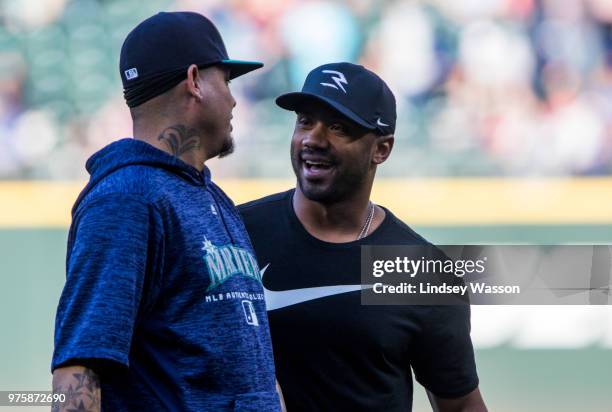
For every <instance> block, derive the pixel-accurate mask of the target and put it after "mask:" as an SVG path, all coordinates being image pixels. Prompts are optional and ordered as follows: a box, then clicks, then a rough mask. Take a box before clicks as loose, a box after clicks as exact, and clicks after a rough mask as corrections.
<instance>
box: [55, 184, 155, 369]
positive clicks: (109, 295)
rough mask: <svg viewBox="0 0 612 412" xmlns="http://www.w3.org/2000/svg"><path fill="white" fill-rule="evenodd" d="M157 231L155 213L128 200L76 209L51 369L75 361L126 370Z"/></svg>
mask: <svg viewBox="0 0 612 412" xmlns="http://www.w3.org/2000/svg"><path fill="white" fill-rule="evenodd" d="M161 230H162V225H161V219H160V218H159V215H158V212H157V211H156V210H155V208H154V207H153V206H152V205H149V204H147V203H146V202H145V201H143V200H141V199H139V198H138V197H136V196H133V195H105V196H103V197H101V198H98V199H95V200H91V201H90V202H88V203H87V204H85V205H83V206H82V207H81V208H80V209H79V211H78V212H77V214H76V215H75V217H74V219H73V222H72V226H71V229H70V235H69V241H68V255H67V260H66V284H65V285H64V289H63V291H62V294H61V297H60V301H59V305H58V309H57V315H56V320H55V350H54V353H53V360H52V365H51V369H52V370H54V369H56V368H58V367H60V366H63V365H65V364H69V363H70V362H71V361H74V360H75V359H78V360H88V359H91V360H103V361H104V360H109V361H112V362H114V363H119V364H121V365H124V366H129V362H128V355H129V352H130V345H131V340H132V334H133V331H134V327H135V322H136V318H137V314H138V311H139V308H140V305H141V303H142V302H141V301H142V296H143V288H144V287H145V279H146V278H147V276H151V273H150V272H151V271H152V270H153V268H152V267H151V262H154V261H156V257H155V256H153V255H154V254H155V253H156V251H158V250H159V248H158V246H159V243H160V242H161Z"/></svg>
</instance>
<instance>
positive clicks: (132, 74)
mask: <svg viewBox="0 0 612 412" xmlns="http://www.w3.org/2000/svg"><path fill="white" fill-rule="evenodd" d="M137 77H138V70H136V67H132V68H131V69H127V70H126V71H125V78H126V79H128V80H132V79H135V78H137Z"/></svg>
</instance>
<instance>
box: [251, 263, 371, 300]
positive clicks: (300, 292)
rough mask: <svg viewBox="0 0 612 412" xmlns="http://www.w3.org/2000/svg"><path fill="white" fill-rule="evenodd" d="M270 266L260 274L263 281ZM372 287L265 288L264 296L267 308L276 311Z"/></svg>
mask: <svg viewBox="0 0 612 412" xmlns="http://www.w3.org/2000/svg"><path fill="white" fill-rule="evenodd" d="M269 266H270V264H269V263H268V264H267V265H266V266H264V267H263V268H262V269H261V270H260V271H259V273H261V277H262V280H263V275H264V273H265V271H266V270H267V269H268V267H269ZM262 284H263V282H262ZM371 287H372V286H371V285H336V286H318V287H313V288H302V289H290V290H281V291H276V290H269V289H266V287H265V286H264V287H263V288H264V295H265V298H266V308H267V309H268V310H269V311H270V310H276V309H281V308H285V307H287V306H292V305H297V304H298V303H303V302H308V301H309V300H315V299H320V298H324V297H327V296H333V295H340V294H342V293H348V292H354V291H356V290H361V289H370V288H371Z"/></svg>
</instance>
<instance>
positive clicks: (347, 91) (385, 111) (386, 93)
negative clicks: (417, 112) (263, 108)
mask: <svg viewBox="0 0 612 412" xmlns="http://www.w3.org/2000/svg"><path fill="white" fill-rule="evenodd" d="M312 99H315V100H318V101H321V102H323V103H326V104H328V105H329V106H331V107H332V108H333V109H335V110H337V111H338V112H340V113H341V114H342V115H344V116H346V117H347V118H349V119H350V120H352V121H354V122H355V123H357V124H359V125H361V126H363V127H365V128H366V129H369V130H373V131H377V132H378V133H379V134H382V135H388V134H393V133H394V132H395V120H396V118H397V114H396V112H395V97H394V96H393V93H392V92H391V90H390V89H389V87H388V86H387V84H386V83H385V82H384V81H383V80H382V79H381V78H380V77H378V76H377V75H376V74H375V73H374V72H372V71H370V70H368V69H366V68H365V67H363V66H360V65H357V64H352V63H329V64H324V65H323V66H319V67H317V68H316V69H314V70H312V71H311V72H310V73H308V76H306V80H305V81H304V86H302V91H301V92H293V93H287V94H283V95H281V96H279V97H278V98H277V99H276V104H277V105H279V106H280V107H282V108H283V109H287V110H292V111H296V110H299V109H300V107H302V104H303V103H304V102H306V101H309V100H310V101H312Z"/></svg>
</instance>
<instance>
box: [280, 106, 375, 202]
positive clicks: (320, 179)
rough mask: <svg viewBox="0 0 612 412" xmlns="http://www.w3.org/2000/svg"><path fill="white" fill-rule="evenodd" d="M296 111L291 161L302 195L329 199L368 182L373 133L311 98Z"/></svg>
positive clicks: (371, 175) (339, 197)
mask: <svg viewBox="0 0 612 412" xmlns="http://www.w3.org/2000/svg"><path fill="white" fill-rule="evenodd" d="M296 113H297V119H296V122H295V130H294V132H293V138H292V141H291V163H292V165H293V171H294V172H295V175H296V177H297V181H298V186H299V188H300V190H301V191H302V193H303V194H304V196H306V198H308V199H310V200H313V201H318V202H322V203H333V202H337V201H340V200H343V199H346V198H348V197H350V196H351V195H352V194H353V193H355V192H357V191H359V190H361V189H362V188H363V187H364V186H367V185H370V184H371V182H372V180H373V178H374V171H375V163H373V157H374V154H375V151H376V139H377V137H378V136H377V135H376V134H375V133H373V132H372V131H370V130H368V129H365V128H363V127H362V126H359V125H358V124H356V123H355V122H353V121H351V120H349V119H348V118H346V117H345V116H343V115H341V114H340V113H338V112H336V111H335V110H333V109H332V108H331V107H329V106H328V105H325V104H323V103H320V102H318V101H315V100H312V101H308V102H305V103H304V104H302V105H301V107H300V108H299V109H298V110H297V111H296Z"/></svg>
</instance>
